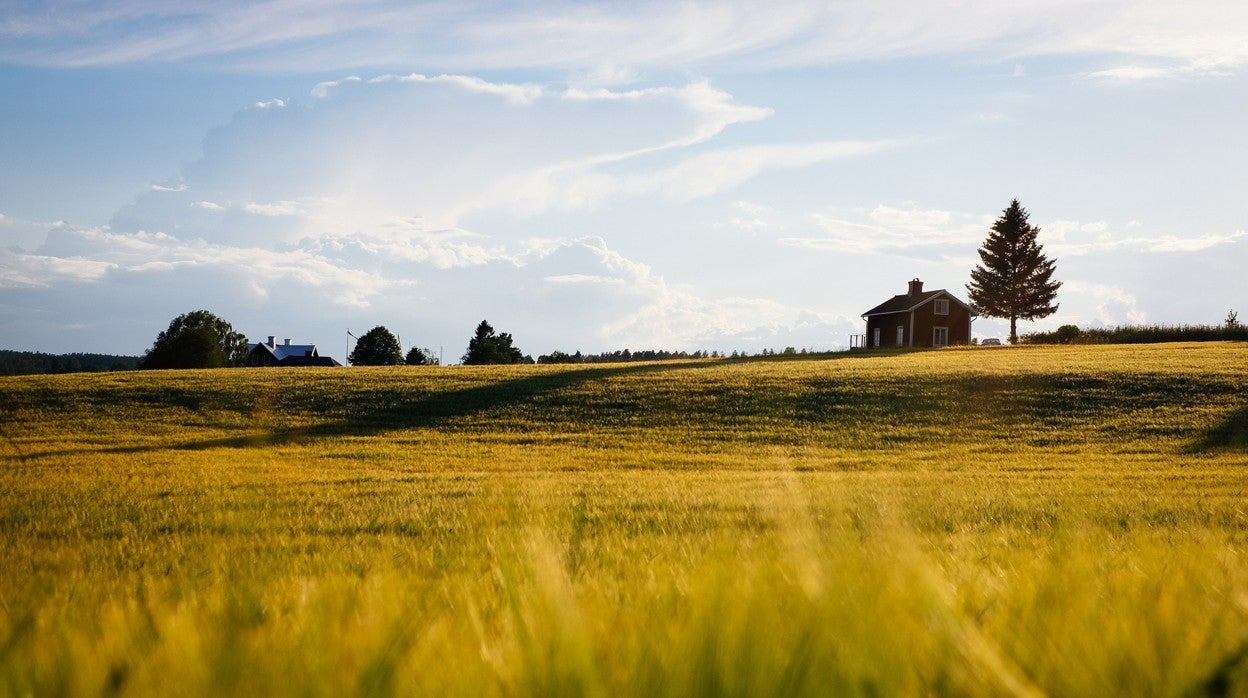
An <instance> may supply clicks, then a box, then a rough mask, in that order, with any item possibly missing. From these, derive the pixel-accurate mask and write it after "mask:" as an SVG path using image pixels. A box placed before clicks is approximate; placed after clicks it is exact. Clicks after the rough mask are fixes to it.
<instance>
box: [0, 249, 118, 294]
mask: <svg viewBox="0 0 1248 698" xmlns="http://www.w3.org/2000/svg"><path fill="white" fill-rule="evenodd" d="M114 267H115V265H113V264H112V263H110V262H107V261H103V260H95V259H87V258H83V257H51V256H46V255H37V254H25V253H22V252H17V251H14V250H11V249H0V288H22V287H35V288H46V287H49V286H52V285H53V284H56V283H64V282H70V283H75V282H91V281H98V280H99V279H100V278H102V277H103V276H104V275H105V274H107V273H108V271H109V270H110V269H113V268H114Z"/></svg>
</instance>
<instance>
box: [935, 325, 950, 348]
mask: <svg viewBox="0 0 1248 698" xmlns="http://www.w3.org/2000/svg"><path fill="white" fill-rule="evenodd" d="M932 346H934V347H945V346H949V328H948V327H933V328H932Z"/></svg>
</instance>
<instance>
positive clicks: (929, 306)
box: [862, 279, 975, 349]
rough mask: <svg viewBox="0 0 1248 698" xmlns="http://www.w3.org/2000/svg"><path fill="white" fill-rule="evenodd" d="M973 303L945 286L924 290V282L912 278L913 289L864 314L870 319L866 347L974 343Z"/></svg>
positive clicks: (865, 317) (880, 347)
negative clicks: (971, 304) (970, 303)
mask: <svg viewBox="0 0 1248 698" xmlns="http://www.w3.org/2000/svg"><path fill="white" fill-rule="evenodd" d="M974 317H975V311H974V310H973V309H972V308H971V306H969V305H967V304H966V303H965V302H963V301H962V300H960V299H958V298H957V297H955V296H954V295H953V294H951V293H949V292H948V291H946V290H945V289H943V288H942V289H938V290H935V291H924V290H923V282H922V281H919V280H918V279H913V280H911V281H910V290H909V291H908V292H906V293H904V294H902V295H899V296H893V297H892V298H890V299H888V300H886V301H884V302H883V303H880V304H879V305H877V306H875V307H874V308H872V309H870V310H868V311H867V312H865V313H863V314H862V319H863V320H866V321H867V334H866V336H865V346H866V347H867V348H869V349H883V348H886V347H944V346H950V345H958V344H970V343H971V320H972V319H974Z"/></svg>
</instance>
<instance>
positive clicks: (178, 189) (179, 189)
mask: <svg viewBox="0 0 1248 698" xmlns="http://www.w3.org/2000/svg"><path fill="white" fill-rule="evenodd" d="M151 190H152V191H155V192H166V193H169V192H183V191H186V183H184V182H181V183H178V184H177V185H176V186H172V187H170V186H165V185H163V184H153V185H152V186H151Z"/></svg>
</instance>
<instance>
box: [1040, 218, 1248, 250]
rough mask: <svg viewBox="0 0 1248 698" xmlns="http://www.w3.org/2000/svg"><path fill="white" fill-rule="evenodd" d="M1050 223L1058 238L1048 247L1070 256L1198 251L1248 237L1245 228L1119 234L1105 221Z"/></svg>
mask: <svg viewBox="0 0 1248 698" xmlns="http://www.w3.org/2000/svg"><path fill="white" fill-rule="evenodd" d="M1050 227H1051V228H1054V229H1056V230H1055V235H1054V237H1055V238H1056V239H1057V240H1058V241H1059V242H1057V243H1055V244H1052V245H1046V251H1048V252H1051V253H1053V254H1061V255H1069V256H1083V255H1089V254H1096V253H1102V252H1110V251H1121V250H1130V251H1135V252H1145V253H1159V254H1160V253H1184V252H1199V251H1202V250H1207V249H1209V248H1212V247H1217V246H1219V245H1230V244H1234V243H1236V242H1238V241H1240V240H1243V239H1245V238H1248V231H1243V230H1239V231H1236V232H1234V233H1222V234H1215V233H1206V234H1203V235H1189V236H1183V235H1157V236H1142V235H1127V236H1119V235H1117V234H1115V233H1113V232H1112V231H1110V229H1109V226H1108V225H1107V224H1105V223H1094V224H1078V223H1073V222H1071V221H1059V222H1058V223H1055V224H1053V225H1052V226H1050ZM1127 227H1128V228H1132V227H1134V226H1131V225H1130V224H1128V225H1127ZM1076 232H1077V233H1090V234H1092V235H1088V236H1081V235H1073V234H1072V233H1076ZM1042 236H1043V233H1042ZM1042 242H1043V241H1042Z"/></svg>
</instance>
